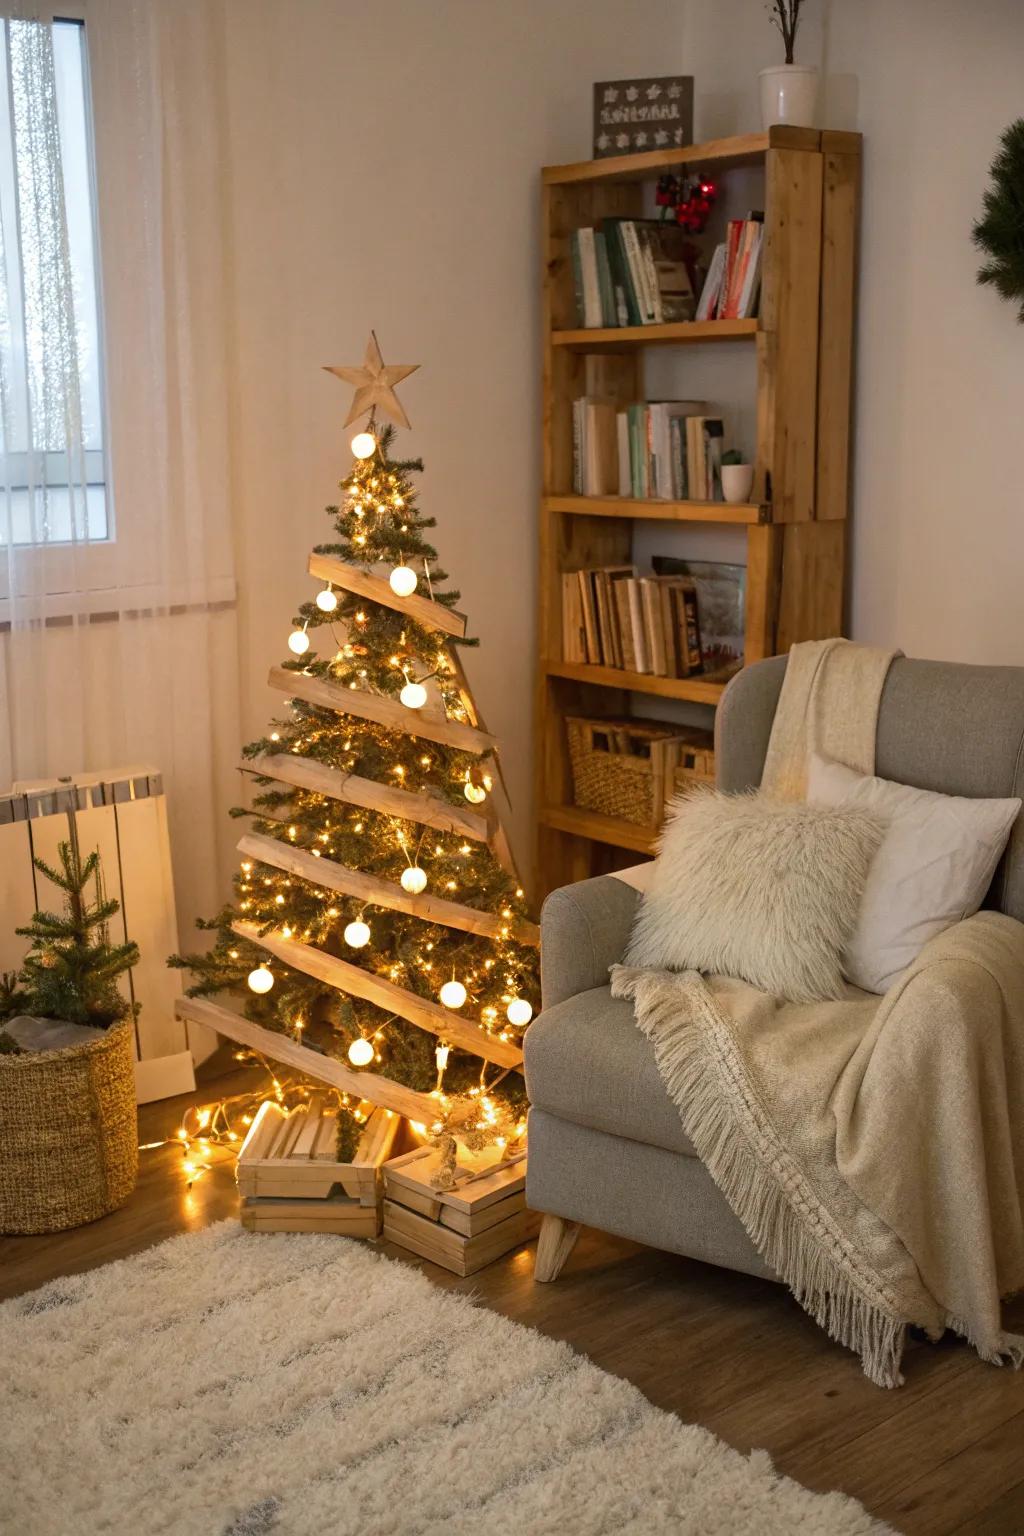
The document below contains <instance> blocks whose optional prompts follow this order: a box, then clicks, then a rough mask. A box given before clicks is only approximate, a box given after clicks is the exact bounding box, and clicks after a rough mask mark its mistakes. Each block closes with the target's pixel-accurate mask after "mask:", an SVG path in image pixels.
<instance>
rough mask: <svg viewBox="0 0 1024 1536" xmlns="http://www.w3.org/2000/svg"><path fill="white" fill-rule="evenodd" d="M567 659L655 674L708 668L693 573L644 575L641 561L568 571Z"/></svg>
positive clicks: (564, 648)
mask: <svg viewBox="0 0 1024 1536" xmlns="http://www.w3.org/2000/svg"><path fill="white" fill-rule="evenodd" d="M562 653H563V657H564V659H565V660H566V661H569V662H584V663H587V664H589V665H592V666H603V667H614V668H616V669H617V670H619V671H625V672H639V673H650V674H651V675H652V676H654V677H690V676H691V675H692V674H693V673H696V672H700V671H702V670H703V665H704V663H703V657H702V654H701V641H700V614H699V612H698V605H697V587H696V583H695V582H694V580H693V578H692V577H690V576H640V575H639V573H638V571H637V568H636V566H635V565H609V566H601V567H599V568H597V569H595V570H584V571H566V572H565V573H564V574H563V576H562Z"/></svg>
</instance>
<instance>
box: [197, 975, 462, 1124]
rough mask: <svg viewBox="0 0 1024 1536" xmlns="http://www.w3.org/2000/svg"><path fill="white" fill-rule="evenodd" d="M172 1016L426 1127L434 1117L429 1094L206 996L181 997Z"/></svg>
mask: <svg viewBox="0 0 1024 1536" xmlns="http://www.w3.org/2000/svg"><path fill="white" fill-rule="evenodd" d="M175 1012H176V1013H177V1015H178V1018H179V1019H189V1020H191V1021H192V1023H193V1024H205V1025H206V1027H207V1028H208V1029H215V1030H216V1031H217V1033H218V1034H219V1035H224V1036H226V1038H227V1039H228V1040H235V1041H237V1043H238V1044H239V1045H247V1046H249V1047H250V1048H251V1049H252V1050H255V1051H260V1052H261V1053H262V1054H263V1055H264V1056H269V1057H270V1058H271V1059H272V1060H273V1061H283V1062H287V1064H288V1066H290V1067H294V1068H295V1070H296V1071H297V1072H303V1073H305V1075H306V1076H307V1077H311V1078H313V1079H314V1080H315V1081H316V1082H321V1083H329V1084H330V1085H331V1087H332V1088H337V1089H338V1091H339V1092H340V1093H351V1094H353V1095H354V1096H355V1097H356V1098H357V1099H369V1100H370V1102H371V1103H372V1104H378V1105H379V1106H380V1107H381V1108H382V1109H390V1110H392V1111H393V1112H394V1113H395V1114H396V1115H405V1116H407V1117H408V1119H410V1120H418V1121H421V1122H424V1123H425V1124H427V1125H430V1123H431V1122H432V1121H433V1120H435V1119H436V1117H437V1103H436V1101H435V1100H434V1099H432V1098H431V1097H430V1095H429V1094H426V1093H419V1092H418V1091H417V1090H416V1089H415V1088H406V1087H405V1085H404V1084H402V1083H393V1082H392V1081H391V1079H390V1078H389V1077H381V1076H380V1074H379V1073H377V1072H357V1071H355V1070H354V1068H352V1067H346V1066H345V1064H344V1062H341V1061H336V1060H335V1058H334V1057H333V1056H323V1055H321V1053H320V1052H319V1051H312V1050H310V1049H309V1047H308V1046H305V1045H299V1044H298V1042H297V1041H295V1040H289V1038H288V1036H287V1035H282V1034H279V1033H278V1031H277V1030H276V1029H264V1027H263V1025H262V1024H254V1023H253V1021H252V1020H251V1019H245V1018H243V1017H242V1016H241V1014H238V1013H232V1011H231V1010H230V1009H229V1008H223V1007H221V1005H220V1004H219V1003H211V1002H210V1001H209V999H208V998H204V997H181V998H179V999H178V1001H177V1002H176V1004H175Z"/></svg>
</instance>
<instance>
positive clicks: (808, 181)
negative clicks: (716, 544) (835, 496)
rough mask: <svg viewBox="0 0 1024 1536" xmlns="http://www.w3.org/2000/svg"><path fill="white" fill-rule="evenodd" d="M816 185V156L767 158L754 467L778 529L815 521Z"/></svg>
mask: <svg viewBox="0 0 1024 1536" xmlns="http://www.w3.org/2000/svg"><path fill="white" fill-rule="evenodd" d="M821 183H822V177H821V155H820V154H818V153H812V154H809V153H808V152H807V151H805V150H798V149H775V148H772V149H770V150H769V151H768V155H767V159H766V162H765V249H764V279H763V284H762V294H761V320H760V325H761V326H762V328H763V330H764V331H768V332H770V333H771V334H772V337H773V345H772V346H771V347H770V348H768V349H764V348H762V349H761V352H760V353H759V363H760V366H759V369H758V374H759V379H758V389H759V399H758V418H759V419H758V426H759V429H761V430H770V431H771V434H772V436H771V440H770V441H768V442H765V441H762V442H760V443H759V445H758V463H759V464H760V465H767V466H769V467H770V469H771V481H772V483H771V494H770V499H771V502H772V516H773V518H774V521H775V522H777V523H801V522H807V521H809V520H810V519H811V518H813V517H814V515H815V510H814V498H815V469H814V466H815V453H816V436H817V404H818V296H819V291H820V279H821V205H822V184H821ZM765 392H768V393H769V394H770V396H771V401H770V403H769V402H768V401H767V400H765V399H763V398H762V396H763V395H764V394H765ZM758 494H761V489H760V487H759V488H758ZM765 496H766V499H767V492H765ZM804 638H809V637H805V636H801V639H804Z"/></svg>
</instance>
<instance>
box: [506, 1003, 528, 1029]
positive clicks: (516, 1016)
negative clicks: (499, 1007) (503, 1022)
mask: <svg viewBox="0 0 1024 1536" xmlns="http://www.w3.org/2000/svg"><path fill="white" fill-rule="evenodd" d="M505 1017H506V1018H507V1019H508V1021H509V1023H510V1024H514V1025H515V1026H516V1028H517V1029H522V1027H523V1025H524V1024H529V1022H530V1020H531V1019H532V1018H533V1009H532V1008H531V1006H530V1004H529V1003H528V1002H527V1001H526V998H525V997H514V998H513V999H512V1001H511V1002H510V1003H509V1005H508V1007H507V1008H506V1009H505Z"/></svg>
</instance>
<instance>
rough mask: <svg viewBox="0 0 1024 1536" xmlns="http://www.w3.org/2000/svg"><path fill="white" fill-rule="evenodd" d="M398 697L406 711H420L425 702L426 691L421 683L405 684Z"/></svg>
mask: <svg viewBox="0 0 1024 1536" xmlns="http://www.w3.org/2000/svg"><path fill="white" fill-rule="evenodd" d="M398 697H399V699H400V700H401V702H402V703H403V704H404V705H405V707H406V709H422V708H423V706H424V704H425V703H426V702H427V690H426V689H425V688H424V686H423V684H422V683H406V685H405V687H404V688H403V689H402V691H401V693H400V694H399V695H398Z"/></svg>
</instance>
